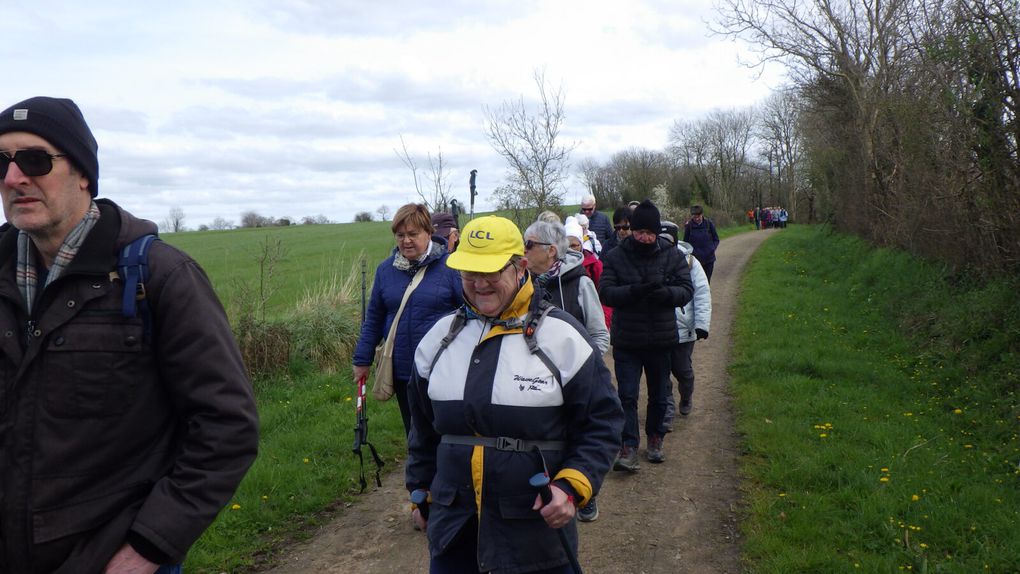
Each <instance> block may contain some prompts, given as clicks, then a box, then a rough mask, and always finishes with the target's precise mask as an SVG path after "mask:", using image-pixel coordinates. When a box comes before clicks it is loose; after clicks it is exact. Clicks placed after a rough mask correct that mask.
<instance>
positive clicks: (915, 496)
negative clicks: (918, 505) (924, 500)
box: [910, 494, 921, 502]
mask: <svg viewBox="0 0 1020 574" xmlns="http://www.w3.org/2000/svg"><path fill="white" fill-rule="evenodd" d="M910 500H911V501H912V502H917V501H918V500H921V497H920V496H918V495H916V494H912V495H910Z"/></svg>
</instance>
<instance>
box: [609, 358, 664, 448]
mask: <svg viewBox="0 0 1020 574" xmlns="http://www.w3.org/2000/svg"><path fill="white" fill-rule="evenodd" d="M669 357H670V353H669V349H661V348H660V349H621V348H619V347H613V362H614V363H615V365H616V385H617V393H618V394H619V396H620V404H621V405H622V406H623V416H624V419H623V444H625V445H627V446H631V447H634V448H637V447H638V446H640V445H641V433H640V432H639V430H638V428H639V427H638V412H637V403H638V394H639V393H640V391H641V371H642V370H644V373H645V384H646V385H647V388H648V408H647V411H646V415H645V434H646V435H648V436H663V435H664V434H666V425H665V422H664V418H665V415H666V396H667V393H668V392H669V387H670V382H669V364H670V358H669Z"/></svg>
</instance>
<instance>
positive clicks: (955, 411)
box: [953, 409, 963, 415]
mask: <svg viewBox="0 0 1020 574" xmlns="http://www.w3.org/2000/svg"><path fill="white" fill-rule="evenodd" d="M953 414H954V415H962V414H963V409H953Z"/></svg>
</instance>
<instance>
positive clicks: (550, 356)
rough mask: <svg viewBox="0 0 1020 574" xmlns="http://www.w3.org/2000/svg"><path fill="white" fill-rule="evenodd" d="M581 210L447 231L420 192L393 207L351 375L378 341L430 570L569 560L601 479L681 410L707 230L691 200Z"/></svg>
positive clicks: (697, 330)
mask: <svg viewBox="0 0 1020 574" xmlns="http://www.w3.org/2000/svg"><path fill="white" fill-rule="evenodd" d="M595 207H596V206H595V199H594V198H593V197H591V196H588V197H585V198H584V199H583V200H582V203H581V210H580V213H577V214H575V215H571V216H569V217H567V218H566V219H565V220H561V219H560V217H559V216H558V215H557V214H555V213H552V212H544V213H542V214H540V215H539V216H538V218H537V219H536V221H534V222H532V223H531V224H529V225H527V226H526V227H525V229H524V231H523V233H522V232H521V230H520V228H518V226H517V225H516V224H514V223H513V222H511V221H510V220H508V219H505V218H501V217H496V216H486V217H478V218H475V219H473V220H471V221H469V222H467V224H466V225H465V226H464V227H463V229H460V226H459V222H457V221H456V219H455V218H454V217H452V216H451V215H450V214H445V213H440V214H432V215H431V216H430V215H429V214H428V212H427V210H426V208H425V207H424V206H422V205H417V204H408V205H405V206H403V207H401V208H400V209H399V210H398V211H397V213H396V214H395V215H394V218H393V221H392V223H391V230H392V232H393V235H394V239H395V240H396V247H395V249H394V252H393V254H392V255H391V256H390V257H389V258H388V259H386V260H384V261H383V262H382V263H380V264H379V266H378V268H377V269H376V272H375V281H374V284H373V287H372V296H371V299H370V301H369V303H368V311H367V314H366V321H365V323H364V325H363V328H362V332H361V337H360V339H359V341H358V344H357V347H356V349H355V352H354V359H353V364H354V375H355V377H356V378H358V379H360V378H362V377H365V376H368V374H369V371H370V368H371V366H372V365H373V363H374V362H375V361H376V360H377V359H376V357H378V356H379V354H378V353H377V348H378V346H379V345H380V344H381V343H384V342H385V340H386V339H385V338H386V337H389V338H391V339H392V341H393V343H392V344H393V349H392V366H393V385H394V395H395V396H396V397H397V402H398V405H399V407H400V411H401V415H402V416H403V420H404V427H405V430H406V431H407V441H408V458H407V463H406V476H405V482H406V487H407V490H408V492H409V493H411V494H412V496H411V498H412V500H413V501H414V504H413V505H412V517H413V521H414V524H415V527H416V528H418V529H420V530H423V531H425V533H426V535H427V537H428V541H429V549H430V555H431V558H430V572H432V573H434V574H443V573H461V572H503V571H507V572H548V573H561V572H562V573H567V572H576V571H577V570H578V568H579V567H578V566H577V562H576V555H577V550H578V522H588V521H593V520H596V519H598V518H599V510H598V503H597V495H598V492H599V489H600V487H601V485H602V482H603V480H604V478H605V476H606V475H607V474H608V473H609V472H610V470H613V469H615V470H618V471H622V472H625V473H635V472H638V471H639V470H640V467H641V461H642V452H643V457H644V460H646V461H648V462H650V463H656V464H658V463H663V462H664V461H666V454H665V451H664V448H663V446H664V442H665V440H666V436H667V435H668V433H670V432H671V431H672V430H673V428H674V419H675V416H676V415H679V416H687V415H689V414H690V413H691V412H692V409H693V408H694V407H693V405H694V369H693V366H692V351H693V349H694V344H695V342H696V341H698V340H702V339H706V338H708V335H709V331H710V322H711V291H710V288H709V281H710V279H711V273H712V268H713V266H714V262H715V250H716V247H717V246H718V244H719V236H718V233H717V232H716V229H715V226H714V224H713V223H712V222H711V221H710V220H708V219H706V218H705V217H704V212H703V210H702V208H701V207H699V206H695V207H693V208H692V209H691V212H690V213H691V218H690V220H689V221H687V222H685V223H684V224H683V225H677V224H675V223H673V222H670V221H663V220H662V219H661V216H660V212H659V209H658V208H657V207H656V206H655V205H654V204H653V203H652V202H651V201H649V200H644V201H642V202H633V204H632V205H628V206H621V207H619V208H617V209H616V210H615V211H614V212H613V217H612V221H610V218H609V217H607V216H606V215H604V214H603V213H601V212H599V211H598V210H596V208H595ZM610 350H611V353H612V359H613V365H614V368H615V382H616V384H615V386H614V384H613V378H614V377H613V376H612V374H611V373H610V371H609V369H608V368H607V367H606V364H605V362H604V361H603V356H604V355H605V354H606V353H607V352H610ZM376 367H378V365H376ZM671 375H672V376H675V377H676V379H677V381H678V391H679V397H674V394H673V392H672V387H673V384H672V381H671V378H670V377H671ZM642 376H643V377H644V380H645V390H646V395H647V404H646V409H645V417H644V419H645V420H644V425H643V428H644V448H643V449H642V448H641V447H642V432H641V428H642V425H641V422H640V420H639V418H640V417H639V412H638V401H639V394H640V391H641V379H642ZM610 519H611V518H610ZM553 530H555V531H557V532H556V535H551V534H552V531H553Z"/></svg>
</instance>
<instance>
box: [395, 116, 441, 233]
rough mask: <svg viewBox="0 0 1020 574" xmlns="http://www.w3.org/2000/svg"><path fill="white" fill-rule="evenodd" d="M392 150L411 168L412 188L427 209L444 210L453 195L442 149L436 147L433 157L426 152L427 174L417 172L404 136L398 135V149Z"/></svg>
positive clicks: (432, 210) (416, 165) (416, 166)
mask: <svg viewBox="0 0 1020 574" xmlns="http://www.w3.org/2000/svg"><path fill="white" fill-rule="evenodd" d="M393 151H394V153H396V154H397V157H399V158H400V161H402V162H404V165H406V166H407V168H408V169H410V170H411V177H412V179H413V180H414V190H415V191H417V192H418V197H420V198H421V200H422V202H423V203H424V204H425V206H426V207H428V208H429V211H431V212H433V213H436V212H439V211H446V210H447V208H448V207H449V204H450V199H451V198H452V197H453V195H452V192H451V191H450V187H451V183H450V177H449V174H448V173H447V172H446V165H445V164H444V163H443V149H442V148H441V147H440V148H437V150H436V155H435V156H434V157H433V155H432V154H431V153H429V154H426V156H425V157H426V159H427V161H428V164H429V169H428V174H427V175H422V174H419V173H418V162H417V161H416V160H415V158H414V156H412V155H411V152H410V151H408V149H407V143H405V142H404V136H400V151H396V150H393ZM425 178H428V179H427V181H423V180H424V179H425ZM380 209H382V208H380ZM380 216H381V217H382V220H383V221H386V217H385V216H383V215H382V214H380Z"/></svg>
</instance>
